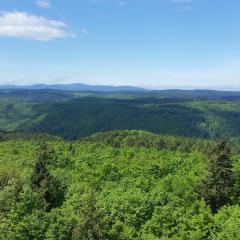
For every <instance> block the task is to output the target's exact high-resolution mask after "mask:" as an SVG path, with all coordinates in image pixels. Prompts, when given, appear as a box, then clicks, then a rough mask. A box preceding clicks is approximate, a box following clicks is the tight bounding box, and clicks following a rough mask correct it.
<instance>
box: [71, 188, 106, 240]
mask: <svg viewBox="0 0 240 240" xmlns="http://www.w3.org/2000/svg"><path fill="white" fill-rule="evenodd" d="M80 216H81V220H80V222H79V223H78V224H77V226H76V227H75V229H74V231H73V235H74V236H75V237H76V238H77V239H83V240H85V239H86V240H95V239H98V240H101V239H106V238H105V236H104V235H105V232H106V228H107V226H108V222H107V217H106V216H107V215H106V212H105V210H102V209H99V207H98V204H97V200H96V196H95V190H93V189H91V190H90V192H89V193H88V194H87V196H86V199H85V201H84V205H83V207H82V208H81V210H80Z"/></svg>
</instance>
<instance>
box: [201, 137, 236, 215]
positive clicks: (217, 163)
mask: <svg viewBox="0 0 240 240" xmlns="http://www.w3.org/2000/svg"><path fill="white" fill-rule="evenodd" d="M233 188H234V175H233V171H232V162H231V159H230V148H229V146H228V143H227V141H226V140H220V141H218V143H217V144H216V146H215V148H214V150H213V152H212V157H211V159H210V162H209V166H208V172H207V176H206V178H205V179H204V181H203V183H202V189H201V192H202V196H203V198H204V200H205V201H206V203H207V204H208V205H209V206H210V208H211V210H212V212H213V213H216V212H217V211H218V209H219V208H221V207H223V206H224V205H226V204H230V202H231V198H232V196H233Z"/></svg>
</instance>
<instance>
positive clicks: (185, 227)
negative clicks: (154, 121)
mask: <svg viewBox="0 0 240 240" xmlns="http://www.w3.org/2000/svg"><path fill="white" fill-rule="evenodd" d="M143 140H144V141H143ZM214 145H216V143H214V142H209V141H201V140H195V139H184V138H175V137H163V136H157V135H152V134H150V133H147V132H143V131H123V132H122V131H119V132H112V133H111V132H109V133H104V134H97V135H95V136H91V137H89V138H87V139H83V140H81V141H75V142H73V141H71V142H68V141H65V140H62V139H61V138H56V137H51V136H48V135H44V134H41V135H37V134H34V135H31V134H30V135H26V134H4V133H2V135H1V142H0V149H1V151H0V239H8V240H16V239H19V240H20V239H21V240H22V239H24V240H32V239H35V240H38V239H39V240H42V239H47V240H55V239H59V240H60V239H64V240H67V239H69V240H71V239H74V240H75V239H113V240H116V239H129V240H130V239H131V240H132V239H145V240H150V239H154V240H155V239H182V240H187V239H189V240H190V239H191V240H197V239H199V240H200V239H202V240H206V239H214V240H220V239H221V240H223V239H224V240H226V239H229V240H232V239H239V238H240V235H239V229H238V227H239V223H240V215H239V211H240V208H239V182H240V179H239V174H240V162H239V155H238V152H239V151H238V150H236V149H235V153H234V154H231V159H232V161H233V167H232V168H228V169H229V170H231V169H232V170H233V173H232V176H234V178H235V180H234V184H228V185H227V186H225V185H222V187H221V189H223V190H225V189H226V187H228V189H230V190H231V194H230V195H231V199H230V200H229V199H228V198H227V199H226V201H225V202H223V203H224V205H223V204H222V205H221V206H220V207H219V209H218V211H217V213H215V212H213V210H212V209H211V205H209V204H208V201H207V199H208V198H207V196H209V195H204V194H203V193H202V192H203V191H202V189H205V190H208V189H211V188H210V187H209V186H206V184H205V182H204V179H205V181H206V179H207V183H212V181H211V180H209V179H208V178H209V173H210V172H208V171H209V170H208V169H209V167H208V166H209V165H210V166H211V160H210V159H214V158H212V154H211V152H213V151H214V150H213V149H214ZM221 146H222V145H221ZM218 149H219V148H218ZM224 151H225V150H224ZM219 154H221V152H219V153H217V156H219ZM218 159H219V158H218ZM225 159H226V160H225V161H228V160H227V158H225ZM215 163H217V162H215ZM217 166H219V165H217ZM230 167H231V166H230ZM232 170H231V171H232ZM229 173H231V172H229ZM207 176H208V177H207ZM226 176H228V175H225V179H226ZM223 182H224V179H223ZM204 184H205V185H204ZM214 184H215V185H214ZM214 184H213V185H211V186H216V187H219V186H218V185H217V184H219V183H218V182H215V183H214ZM221 184H223V183H221ZM203 186H204V188H203ZM230 195H229V196H230ZM210 196H211V197H212V200H214V199H216V200H214V201H216V203H217V202H219V201H218V200H217V199H218V198H216V197H214V195H210Z"/></svg>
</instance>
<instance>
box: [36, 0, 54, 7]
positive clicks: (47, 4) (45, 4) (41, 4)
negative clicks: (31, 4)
mask: <svg viewBox="0 0 240 240" xmlns="http://www.w3.org/2000/svg"><path fill="white" fill-rule="evenodd" d="M36 4H37V5H38V6H39V7H40V8H50V7H51V4H50V2H49V1H44V0H39V1H37V2H36Z"/></svg>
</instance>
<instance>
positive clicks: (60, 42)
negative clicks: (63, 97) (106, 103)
mask: <svg viewBox="0 0 240 240" xmlns="http://www.w3.org/2000/svg"><path fill="white" fill-rule="evenodd" d="M239 12H240V1H239V0H124V1H120V0H67V1H66V0H49V1H48V0H21V1H19V0H0V84H5V83H12V84H30V83H70V82H83V83H89V84H112V85H126V84H127V85H137V86H147V87H154V88H176V87H180V88H189V87H190V88H201V87H203V88H206V87H207V88H215V89H235V88H236V89H240V28H239V24H240V14H239Z"/></svg>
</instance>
